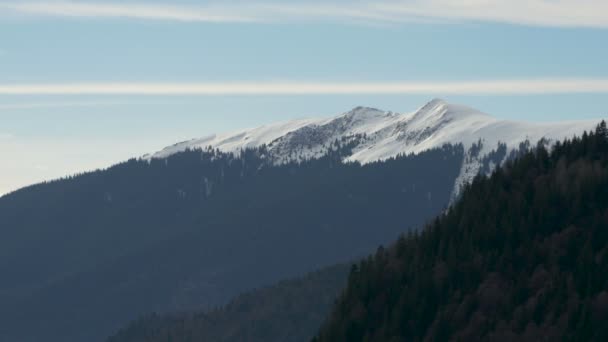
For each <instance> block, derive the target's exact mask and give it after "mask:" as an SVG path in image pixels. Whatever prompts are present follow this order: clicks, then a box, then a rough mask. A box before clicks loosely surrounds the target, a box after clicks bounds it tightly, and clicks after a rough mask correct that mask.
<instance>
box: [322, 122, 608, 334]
mask: <svg viewBox="0 0 608 342" xmlns="http://www.w3.org/2000/svg"><path fill="white" fill-rule="evenodd" d="M607 321H608V135H607V131H606V125H605V123H602V124H601V125H600V126H598V128H597V130H596V131H595V132H593V133H591V134H588V133H585V134H584V135H583V136H582V137H580V138H574V139H572V140H566V141H564V142H561V143H558V144H557V145H555V147H554V148H553V150H552V151H551V152H549V151H547V150H546V149H545V148H544V147H543V146H542V145H539V147H538V148H537V149H535V150H533V151H532V152H530V153H527V154H525V155H524V156H522V157H520V158H518V159H516V160H514V161H510V162H508V163H507V164H506V165H505V166H504V167H503V168H501V169H498V170H496V171H495V172H494V173H493V174H492V175H491V176H490V177H489V178H484V177H478V178H477V179H476V180H475V181H474V182H473V183H472V184H471V185H470V186H468V188H467V189H466V190H465V191H464V193H463V195H462V198H461V200H460V201H459V202H458V203H457V204H456V205H454V206H453V207H451V208H450V209H449V210H448V211H447V212H446V213H445V214H444V215H441V216H439V217H438V218H437V219H436V220H435V221H434V222H432V223H430V224H428V225H427V226H426V228H425V229H423V230H422V231H420V232H412V233H410V234H407V235H405V236H403V237H401V238H400V239H399V240H398V241H397V242H396V243H394V244H393V245H392V246H391V247H390V248H386V249H384V248H380V249H378V251H377V252H376V253H375V254H374V255H373V256H370V257H368V258H367V259H365V260H363V261H362V262H360V263H358V264H356V265H354V266H353V267H352V270H351V272H350V275H349V280H348V286H347V288H346V290H345V292H344V293H343V295H342V296H341V298H340V300H339V302H338V303H337V304H336V306H335V307H334V309H333V313H332V314H331V316H330V317H329V319H328V320H327V321H326V323H325V324H324V325H323V327H322V329H321V331H320V332H319V334H318V336H317V337H316V338H315V339H314V341H606V340H608V325H606V322H607Z"/></svg>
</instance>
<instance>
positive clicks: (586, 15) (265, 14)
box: [0, 0, 608, 28]
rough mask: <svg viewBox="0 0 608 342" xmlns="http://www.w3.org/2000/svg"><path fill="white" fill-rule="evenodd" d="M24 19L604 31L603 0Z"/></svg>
mask: <svg viewBox="0 0 608 342" xmlns="http://www.w3.org/2000/svg"><path fill="white" fill-rule="evenodd" d="M269 1H272V0H269ZM2 10H4V11H5V12H14V13H19V14H26V15H37V16H55V17H79V18H106V19H107V18H131V19H140V20H166V21H181V22H226V23H236V22H291V21H294V20H296V21H318V20H324V21H361V22H372V23H373V22H375V23H403V22H411V21H421V20H422V21H432V22H437V21H439V22H448V23H458V22H498V23H508V24H516V25H532V26H549V27H593V28H608V2H607V1H605V0H380V1H345V0H327V1H322V2H321V1H312V0H311V1H306V2H304V1H302V0H299V1H282V2H276V1H275V2H268V1H263V2H260V1H247V2H245V1H241V2H234V1H233V2H230V3H227V2H225V1H218V0H216V1H211V2H208V3H207V5H205V6H196V5H187V4H179V3H178V4H175V3H169V2H167V3H153V4H151V3H145V2H132V1H131V2H88V1H85V2H82V1H78V2H76V1H16V2H5V3H0V11H2Z"/></svg>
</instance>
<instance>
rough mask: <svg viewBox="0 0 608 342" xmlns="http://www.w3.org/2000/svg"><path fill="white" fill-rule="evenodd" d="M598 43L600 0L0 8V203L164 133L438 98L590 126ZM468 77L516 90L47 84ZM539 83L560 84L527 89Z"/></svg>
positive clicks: (505, 114) (606, 12)
mask: <svg viewBox="0 0 608 342" xmlns="http://www.w3.org/2000/svg"><path fill="white" fill-rule="evenodd" d="M606 42H608V5H607V4H606V2H605V1H599V0H583V1H574V0H572V1H570V0H564V1H561V2H559V3H557V2H550V1H545V0H528V1H523V0H511V1H506V0H489V1H479V0H466V1H464V0H460V1H456V0H428V1H407V0H404V1H377V2H366V1H348V2H347V1H343V0H332V1H323V2H320V1H307V2H302V1H281V2H274V3H273V2H268V1H266V2H259V1H253V0H252V1H247V2H244V1H211V2H210V1H181V2H174V1H172V2H164V3H163V2H161V1H155V2H150V1H147V2H136V1H126V2H125V1H123V2H86V1H70V2H66V1H0V154H1V155H2V160H3V162H2V164H0V194H1V193H3V192H7V191H10V190H13V189H15V188H18V187H20V186H23V185H26V184H29V183H32V182H37V181H40V180H43V179H49V178H54V177H58V176H61V175H64V174H68V173H72V172H76V171H82V170H86V169H90V168H93V167H101V166H104V165H108V164H109V163H112V162H115V161H119V160H122V159H125V158H127V157H129V156H138V155H141V154H143V153H146V152H152V151H154V150H156V149H159V148H161V147H163V146H165V145H168V144H172V143H174V142H176V141H179V140H184V139H188V138H192V137H198V136H202V135H206V134H209V133H212V132H217V131H225V130H231V129H237V128H242V127H249V126H256V125H259V124H264V123H268V122H272V121H276V120H287V119H291V118H296V117H306V116H328V115H335V114H338V113H341V112H344V111H347V110H349V109H350V108H352V107H355V106H357V105H366V106H373V107H377V108H381V109H386V110H393V111H397V112H409V111H412V110H414V109H416V108H417V107H419V106H421V105H423V104H424V103H425V102H426V101H428V100H429V99H431V98H434V97H442V98H445V99H447V100H448V101H451V102H457V103H463V104H467V105H470V106H472V107H476V108H478V109H481V110H483V111H485V112H488V113H490V114H492V115H495V116H497V117H501V118H508V119H514V120H534V121H548V120H566V119H579V118H600V117H606V116H607V114H608V91H607V89H608V86H607V84H608V81H607V80H608V62H607V61H608V43H606ZM531 80H532V81H534V80H542V82H541V83H540V84H541V86H539V88H542V89H539V90H536V89H532V90H534V91H531V90H530V87H529V86H526V82H528V81H531ZM588 80H592V81H598V82H596V83H594V84H593V85H588V84H586V83H585V82H586V81H588ZM479 81H488V82H495V81H497V82H503V81H515V82H516V84H519V83H521V89H520V90H517V91H515V92H516V94H514V93H513V91H512V89H511V91H503V90H496V91H490V92H484V91H481V90H479V91H475V90H473V91H447V92H446V91H443V90H439V89H444V88H441V87H439V88H437V89H438V90H437V91H427V92H419V91H416V92H403V93H391V94H382V92H381V91H380V92H378V91H369V92H367V91H364V92H362V93H358V94H335V93H329V94H323V93H322V91H321V93H317V92H313V93H311V94H304V95H293V94H283V95H278V94H276V93H274V92H272V91H269V92H268V93H262V94H257V95H242V94H222V95H209V94H202V93H197V94H196V95H193V94H182V95H166V94H164V95H163V94H160V95H159V94H157V95H154V96H150V95H143V94H134V93H129V92H127V93H120V92H117V93H116V92H114V93H113V92H112V91H110V92H107V91H92V92H89V93H88V94H79V93H78V92H75V93H74V92H64V91H63V90H57V89H58V86H59V87H60V86H64V85H70V84H74V83H86V84H94V85H99V84H104V85H108V84H110V85H109V86H108V87H110V88H111V87H112V86H113V85H117V84H118V85H121V84H129V83H138V84H144V85H146V84H152V83H153V84H157V85H158V84H160V85H161V88H162V89H167V88H168V87H169V88H170V86H169V84H170V85H175V84H178V85H179V84H192V83H196V84H206V85H208V86H209V87H211V88H213V87H215V86H216V85H217V84H221V83H222V82H236V83H238V82H241V83H242V82H248V84H251V83H257V82H261V83H269V82H270V83H272V82H289V83H291V84H294V86H293V87H294V89H299V88H298V87H299V84H300V83H313V84H323V83H327V82H329V83H333V84H336V83H337V84H339V85H345V84H346V85H348V84H350V83H359V84H370V87H371V88H372V89H373V88H374V87H375V85H377V84H383V83H390V82H405V83H408V84H414V85H416V84H418V83H421V82H422V83H425V82H426V83H428V82H432V83H434V84H444V83H446V82H447V83H450V82H456V83H459V82H479ZM581 81H582V82H581ZM555 82H558V83H559V82H561V83H565V84H566V85H565V89H562V90H560V91H544V90H543V89H544V85H547V86H548V87H547V88H550V86H551V84H552V83H555ZM597 83H599V85H598V84H597ZM18 87H21V94H20V95H14V93H15V89H16V88H18ZM40 87H43V88H44V89H45V91H48V90H49V89H51V90H53V92H54V95H48V94H46V95H43V94H42V93H44V91H42V92H41V91H40ZM93 88H95V87H93ZM97 88H98V87H97ZM97 88H95V89H97ZM106 88H107V87H106ZM23 89H25V90H23ZM78 89H80V88H78ZM68 93H70V94H69V95H68ZM11 94H13V95H11Z"/></svg>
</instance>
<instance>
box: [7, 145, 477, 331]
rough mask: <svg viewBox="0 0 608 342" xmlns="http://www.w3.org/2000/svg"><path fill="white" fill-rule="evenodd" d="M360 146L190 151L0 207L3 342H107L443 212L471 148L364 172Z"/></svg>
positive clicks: (365, 249) (56, 184)
mask: <svg viewBox="0 0 608 342" xmlns="http://www.w3.org/2000/svg"><path fill="white" fill-rule="evenodd" d="M351 142H352V141H351V140H348V141H342V142H341V141H335V142H334V143H333V144H332V147H331V148H330V150H329V153H327V154H326V155H324V156H323V157H321V158H318V159H313V160H305V161H299V162H289V163H285V164H281V165H273V164H271V163H270V162H268V160H267V158H266V157H265V155H266V148H265V147H264V146H262V147H260V148H256V149H249V150H243V151H241V152H240V153H238V154H229V153H222V152H219V151H217V150H211V149H206V150H188V151H185V152H182V153H176V154H173V155H171V156H168V157H167V158H162V159H160V158H159V159H150V160H130V161H128V162H125V163H122V164H118V165H116V166H113V167H111V168H109V169H107V170H102V171H96V172H91V173H86V174H81V175H77V176H74V177H70V178H67V179H62V180H58V181H53V182H49V183H45V184H39V185H35V186H30V187H27V188H24V189H21V190H19V191H17V192H14V193H11V194H9V195H6V196H4V197H1V198H0V274H2V281H1V282H0V303H2V304H1V305H0V322H2V323H1V324H0V341H19V342H30V341H32V342H38V341H45V342H82V341H87V342H95V341H102V340H103V339H104V338H105V337H106V336H109V335H111V334H112V333H115V332H116V331H117V330H118V329H119V328H120V327H121V326H124V325H125V324H126V323H127V322H129V321H130V320H132V319H135V318H137V317H139V316H140V315H145V314H149V313H152V312H158V313H166V312H179V311H187V310H193V309H197V310H209V309H211V308H214V307H217V306H220V305H224V304H226V303H227V302H228V301H229V300H230V299H232V298H234V297H235V296H237V295H238V294H241V293H243V292H245V291H249V290H252V289H254V288H260V287H263V286H268V285H271V284H273V283H276V282H278V281H280V280H283V279H288V278H292V277H297V276H302V275H303V274H305V273H307V272H311V271H314V270H317V269H320V268H322V267H326V266H329V265H334V264H337V263H340V262H348V261H350V260H354V259H356V258H359V257H362V256H364V255H367V254H368V253H370V252H372V251H374V250H375V249H376V248H377V246H378V245H381V244H386V243H388V242H390V241H392V240H394V239H396V238H397V237H398V236H399V235H400V234H402V233H404V232H406V231H408V230H409V229H410V228H413V227H418V226H421V225H422V224H424V223H425V222H427V221H428V220H430V219H431V218H432V217H434V216H435V215H436V214H438V213H440V212H441V211H443V210H445V209H446V207H447V204H448V202H449V200H450V195H451V193H452V190H453V187H454V182H455V180H456V177H457V176H458V175H459V172H460V169H461V167H462V164H463V159H464V155H465V151H464V148H463V146H462V145H454V146H452V145H445V146H443V147H440V148H435V149H431V150H428V151H425V152H422V153H419V154H417V155H408V156H399V157H395V158H391V159H388V160H385V161H383V162H373V163H369V164H365V165H364V166H361V165H360V164H358V163H344V162H342V160H343V157H344V155H346V154H348V153H349V152H350V151H348V150H349V148H350V146H351ZM344 279H346V278H344ZM296 317H298V316H296ZM316 319H317V320H318V322H319V323H320V322H321V321H322V315H321V314H319V315H318V317H317V318H316ZM309 329H310V330H309V331H308V334H309V336H313V335H314V332H315V331H316V329H312V327H310V328H309ZM303 334H304V333H303ZM302 336H304V335H302Z"/></svg>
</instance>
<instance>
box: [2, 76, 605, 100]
mask: <svg viewBox="0 0 608 342" xmlns="http://www.w3.org/2000/svg"><path fill="white" fill-rule="evenodd" d="M565 93H608V79H521V80H482V81H443V82H441V81H437V82H293V81H292V82H211V83H56V84H0V95H143V96H153V95H154V96H157V95H165V96H175V95H201V96H216V95H275V96H283V95H362V94H367V95H374V94H377V95H382V94H387V95H388V94H395V95H397V94H403V95H406V94H425V95H518V94H520V95H527V94H565Z"/></svg>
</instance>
